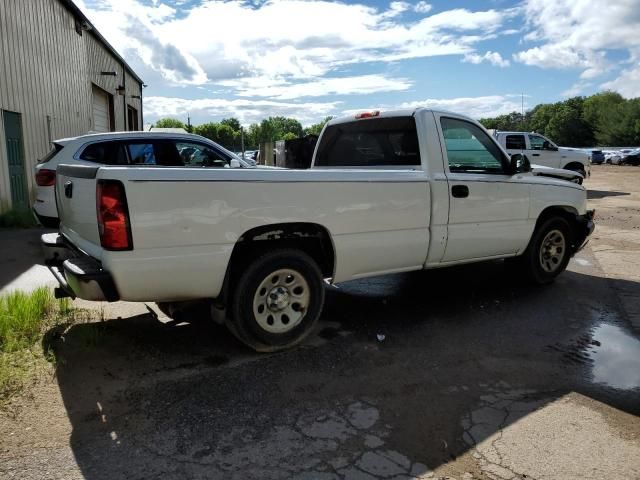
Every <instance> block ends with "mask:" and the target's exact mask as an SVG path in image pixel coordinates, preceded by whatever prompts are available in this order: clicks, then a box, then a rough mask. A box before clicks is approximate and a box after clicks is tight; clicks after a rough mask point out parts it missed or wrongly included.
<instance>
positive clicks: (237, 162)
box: [229, 158, 242, 168]
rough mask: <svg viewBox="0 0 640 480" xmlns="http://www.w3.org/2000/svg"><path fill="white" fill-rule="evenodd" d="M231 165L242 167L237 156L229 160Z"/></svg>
mask: <svg viewBox="0 0 640 480" xmlns="http://www.w3.org/2000/svg"><path fill="white" fill-rule="evenodd" d="M229 166H230V167H231V168H240V167H242V165H241V164H240V160H238V159H237V158H232V159H231V160H230V161H229Z"/></svg>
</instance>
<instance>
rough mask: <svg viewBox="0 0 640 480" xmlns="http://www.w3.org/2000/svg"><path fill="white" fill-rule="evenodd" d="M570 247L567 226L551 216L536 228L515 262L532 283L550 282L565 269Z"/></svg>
mask: <svg viewBox="0 0 640 480" xmlns="http://www.w3.org/2000/svg"><path fill="white" fill-rule="evenodd" d="M571 245H572V232H571V227H570V225H569V223H568V222H567V221H566V220H565V219H564V218H562V217H550V218H548V219H547V220H544V221H543V222H542V223H541V224H540V225H539V226H538V228H536V230H535V232H534V233H533V237H532V238H531V241H530V242H529V246H528V247H527V249H526V250H525V252H524V254H523V255H522V256H521V257H519V258H518V259H517V262H518V263H519V266H520V267H522V270H523V271H524V272H525V274H526V275H527V277H528V278H529V279H530V280H531V281H533V282H534V283H537V284H540V285H543V284H546V283H550V282H552V281H553V280H554V279H555V278H556V277H557V276H558V275H560V274H561V273H562V272H563V271H564V270H565V269H566V268H567V264H568V263H569V260H570V258H571Z"/></svg>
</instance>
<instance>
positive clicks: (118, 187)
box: [96, 180, 133, 250]
mask: <svg viewBox="0 0 640 480" xmlns="http://www.w3.org/2000/svg"><path fill="white" fill-rule="evenodd" d="M96 204H97V205H96V206H97V210H98V230H99V232H100V244H101V245H102V248H104V249H106V250H133V241H132V239H131V225H130V224H129V209H128V207H127V197H126V195H125V193H124V186H123V185H122V183H120V182H118V181H115V180H100V181H98V188H97V191H96Z"/></svg>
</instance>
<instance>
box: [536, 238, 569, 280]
mask: <svg viewBox="0 0 640 480" xmlns="http://www.w3.org/2000/svg"><path fill="white" fill-rule="evenodd" d="M566 250H567V247H566V241H565V238H564V234H563V233H562V232H561V231H560V230H551V231H550V232H549V233H547V234H546V235H545V237H544V239H543V240H542V244H541V245H540V266H541V267H542V269H543V270H544V271H545V272H547V273H553V272H555V271H556V270H558V268H560V265H561V264H562V260H563V259H564V256H565V254H566Z"/></svg>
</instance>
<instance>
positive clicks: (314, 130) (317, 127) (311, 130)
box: [304, 116, 333, 135]
mask: <svg viewBox="0 0 640 480" xmlns="http://www.w3.org/2000/svg"><path fill="white" fill-rule="evenodd" d="M332 118H333V117H331V116H329V117H325V118H324V120H322V121H321V122H318V123H314V124H313V125H311V126H309V127H307V128H305V129H304V134H305V135H320V132H322V129H323V128H324V126H325V125H326V124H327V122H328V121H329V120H331V119H332Z"/></svg>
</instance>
